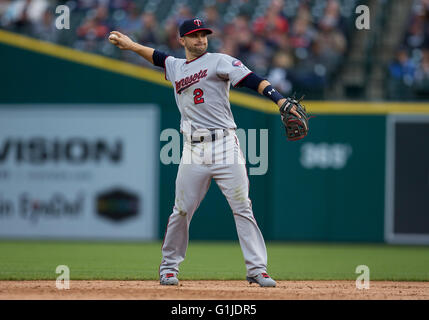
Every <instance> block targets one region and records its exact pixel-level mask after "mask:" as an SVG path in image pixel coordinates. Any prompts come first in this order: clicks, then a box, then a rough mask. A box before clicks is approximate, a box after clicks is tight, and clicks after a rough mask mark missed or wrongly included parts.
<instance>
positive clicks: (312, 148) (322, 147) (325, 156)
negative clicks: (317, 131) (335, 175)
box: [300, 143, 353, 170]
mask: <svg viewBox="0 0 429 320" xmlns="http://www.w3.org/2000/svg"><path fill="white" fill-rule="evenodd" d="M352 151H353V149H352V146H351V145H350V144H344V143H334V144H329V143H305V144H303V145H302V147H301V158H300V162H301V165H302V166H303V167H304V168H306V169H313V168H320V169H329V168H332V169H337V170H339V169H343V168H344V167H345V166H346V164H347V161H348V159H349V158H350V156H351V154H352Z"/></svg>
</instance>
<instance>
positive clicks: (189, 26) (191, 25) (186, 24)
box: [179, 18, 213, 37]
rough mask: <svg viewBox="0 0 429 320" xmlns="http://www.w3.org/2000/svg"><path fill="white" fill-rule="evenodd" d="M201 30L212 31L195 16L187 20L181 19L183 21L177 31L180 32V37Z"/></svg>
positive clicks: (209, 32)
mask: <svg viewBox="0 0 429 320" xmlns="http://www.w3.org/2000/svg"><path fill="white" fill-rule="evenodd" d="M201 30H203V31H206V32H207V34H211V33H213V31H211V30H210V29H209V28H206V27H205V25H204V21H203V20H201V19H198V18H195V19H189V20H185V21H183V23H182V24H181V25H180V28H179V33H180V37H183V36H186V35H188V34H191V33H193V32H196V31H201Z"/></svg>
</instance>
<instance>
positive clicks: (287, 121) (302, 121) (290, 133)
mask: <svg viewBox="0 0 429 320" xmlns="http://www.w3.org/2000/svg"><path fill="white" fill-rule="evenodd" d="M302 99H303V98H301V99H299V100H296V99H295V97H293V98H286V101H285V102H284V103H283V104H282V106H281V107H280V116H281V119H282V122H283V124H284V126H285V129H286V135H287V139H288V140H290V141H294V140H299V139H302V138H304V137H305V136H306V135H307V133H308V129H309V128H308V119H309V118H310V117H309V116H308V114H307V111H306V110H305V107H304V106H303V105H302V104H301V103H300V102H301V100H302ZM293 106H295V108H296V112H297V113H298V114H299V115H300V116H301V118H299V117H297V116H296V115H295V114H293V113H291V112H290V110H291V109H292V107H293Z"/></svg>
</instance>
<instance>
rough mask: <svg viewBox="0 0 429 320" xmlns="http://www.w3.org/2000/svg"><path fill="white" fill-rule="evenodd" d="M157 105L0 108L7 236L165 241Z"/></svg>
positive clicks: (2, 225)
mask: <svg viewBox="0 0 429 320" xmlns="http://www.w3.org/2000/svg"><path fill="white" fill-rule="evenodd" d="M158 135H159V115H158V109H157V107H156V106H153V105H54V106H52V105H49V106H45V105H10V106H5V105H3V106H1V107H0V237H2V238H8V237H9V238H75V239H136V240H139V239H140V240H147V239H155V238H157V236H158V234H157V230H158V229H157V228H158V225H157V221H158V192H157V190H158V157H159V137H158Z"/></svg>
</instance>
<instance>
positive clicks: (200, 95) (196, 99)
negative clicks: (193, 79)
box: [194, 88, 204, 104]
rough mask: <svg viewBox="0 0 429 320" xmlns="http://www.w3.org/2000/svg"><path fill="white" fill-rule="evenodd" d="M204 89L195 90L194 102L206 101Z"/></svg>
mask: <svg viewBox="0 0 429 320" xmlns="http://www.w3.org/2000/svg"><path fill="white" fill-rule="evenodd" d="M203 94H204V92H203V90H201V89H199V88H197V89H195V90H194V103H195V104H199V103H204V98H203Z"/></svg>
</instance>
